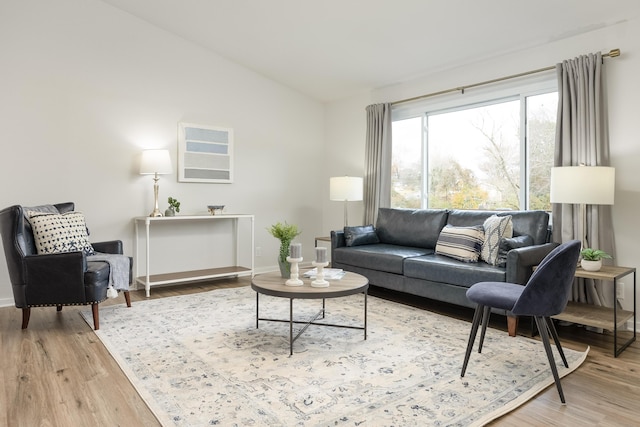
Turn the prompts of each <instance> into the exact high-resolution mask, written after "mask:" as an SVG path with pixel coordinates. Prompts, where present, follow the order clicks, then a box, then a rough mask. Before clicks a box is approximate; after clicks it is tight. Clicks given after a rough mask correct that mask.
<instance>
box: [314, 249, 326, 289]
mask: <svg viewBox="0 0 640 427" xmlns="http://www.w3.org/2000/svg"><path fill="white" fill-rule="evenodd" d="M311 265H313V266H314V267H316V269H317V273H316V278H315V280H313V281H312V282H311V286H312V287H314V288H326V287H327V286H329V282H328V281H326V280H324V268H325V267H326V266H327V265H329V263H328V262H327V248H316V260H315V261H314V262H312V263H311Z"/></svg>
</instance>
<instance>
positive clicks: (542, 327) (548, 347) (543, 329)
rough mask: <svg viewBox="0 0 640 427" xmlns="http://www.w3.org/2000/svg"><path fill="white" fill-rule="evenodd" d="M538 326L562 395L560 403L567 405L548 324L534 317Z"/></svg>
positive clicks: (554, 377) (559, 392)
mask: <svg viewBox="0 0 640 427" xmlns="http://www.w3.org/2000/svg"><path fill="white" fill-rule="evenodd" d="M533 318H534V319H535V321H536V325H538V332H540V338H542V344H544V351H545V352H546V353H547V359H549V366H550V367H551V372H552V373H553V379H554V380H555V382H556V388H557V389H558V394H559V395H560V401H561V402H562V403H566V402H565V400H564V393H563V392H562V385H561V384H560V376H559V375H558V369H557V368H556V362H555V360H554V359H553V352H552V351H551V344H550V343H549V334H548V333H547V324H546V321H545V320H544V317H541V316H534V317H533Z"/></svg>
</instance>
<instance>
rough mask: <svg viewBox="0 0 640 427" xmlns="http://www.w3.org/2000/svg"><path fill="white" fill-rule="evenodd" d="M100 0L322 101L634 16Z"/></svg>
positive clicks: (501, 0)
mask: <svg viewBox="0 0 640 427" xmlns="http://www.w3.org/2000/svg"><path fill="white" fill-rule="evenodd" d="M102 1H103V2H105V3H108V4H110V5H112V6H115V7H117V8H119V9H121V10H123V11H126V12H128V13H130V14H132V15H134V16H136V17H138V18H140V19H142V20H144V21H147V22H148V23H150V24H152V25H155V26H157V27H159V28H162V29H164V30H166V31H169V32H171V33H174V34H176V35H178V36H180V37H183V38H184V39H186V40H189V41H191V42H193V43H196V44H198V45H200V46H202V47H204V48H206V49H208V50H210V51H211V52H215V53H216V54H219V55H221V56H223V57H225V58H227V59H228V60H231V61H233V62H235V63H238V64H240V65H243V66H244V67H247V68H249V69H251V70H253V71H255V72H257V73H259V74H261V75H264V76H266V77H268V78H270V79H273V80H275V81H278V82H280V83H282V84H284V85H286V86H289V87H291V88H294V89H296V90H298V91H300V92H302V93H304V94H307V95H309V96H311V97H313V98H316V99H318V100H320V101H331V100H335V99H340V98H344V97H348V96H351V95H354V94H356V93H359V92H362V91H367V90H371V89H375V88H380V87H385V86H388V85H392V84H395V83H399V82H403V81H407V80H410V79H412V78H416V77H420V76H423V75H428V74H430V73H432V72H436V71H442V70H446V69H449V68H452V67H458V66H463V65H465V64H470V63H473V62H476V61H478V60H482V59H487V58H491V57H495V56H498V55H501V54H506V53H510V52H516V51H519V50H523V49H527V48H530V47H534V46H539V45H544V44H546V43H549V42H553V41H555V40H560V39H563V38H567V37H571V36H575V35H577V34H581V33H586V32H589V31H593V30H596V29H599V28H602V27H606V26H609V25H613V24H616V23H619V22H621V21H625V20H630V19H634V18H636V17H638V16H640V1H638V0H534V1H531V0H313V1H312V0H179V1H177V0H102ZM613 47H616V46H607V47H606V48H613ZM598 48H599V47H594V49H598ZM585 53H586V52H585Z"/></svg>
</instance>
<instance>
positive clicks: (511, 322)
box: [507, 316, 518, 337]
mask: <svg viewBox="0 0 640 427" xmlns="http://www.w3.org/2000/svg"><path fill="white" fill-rule="evenodd" d="M507 330H508V331H509V336H510V337H515V336H516V332H517V331H518V316H507Z"/></svg>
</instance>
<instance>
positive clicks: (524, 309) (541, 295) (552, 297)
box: [511, 240, 580, 317]
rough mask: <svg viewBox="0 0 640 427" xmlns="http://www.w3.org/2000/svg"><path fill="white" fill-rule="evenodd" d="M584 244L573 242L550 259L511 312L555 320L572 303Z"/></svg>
mask: <svg viewBox="0 0 640 427" xmlns="http://www.w3.org/2000/svg"><path fill="white" fill-rule="evenodd" d="M579 256H580V241H579V240H572V241H570V242H566V243H563V244H561V245H560V246H558V247H557V248H555V249H554V250H553V251H551V252H550V253H549V255H547V256H546V257H545V258H544V259H543V260H542V262H541V263H540V265H538V268H536V271H534V272H533V274H532V275H531V278H530V279H529V281H528V282H527V284H526V285H525V288H524V290H523V291H522V294H521V295H520V298H518V300H517V301H516V303H515V304H514V306H513V309H512V310H511V312H512V313H513V314H515V315H517V316H545V317H548V316H555V315H556V314H560V313H562V312H563V311H564V309H565V307H566V306H567V301H569V293H570V291H571V285H572V283H573V279H574V275H575V272H576V266H577V265H578V257H579Z"/></svg>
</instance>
